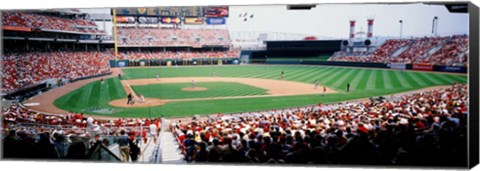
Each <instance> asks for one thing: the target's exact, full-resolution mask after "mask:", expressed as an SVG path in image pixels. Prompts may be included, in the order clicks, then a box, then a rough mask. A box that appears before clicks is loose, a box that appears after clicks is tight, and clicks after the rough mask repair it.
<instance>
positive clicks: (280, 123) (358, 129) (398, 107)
mask: <svg viewBox="0 0 480 171" xmlns="http://www.w3.org/2000/svg"><path fill="white" fill-rule="evenodd" d="M467 106H468V91H467V86H466V85H464V84H463V85H460V84H453V85H452V86H451V87H449V88H443V89H436V90H430V91H424V92H422V93H410V94H404V95H398V96H392V97H388V98H383V100H372V101H370V102H353V103H347V104H333V105H327V106H325V105H321V104H319V105H317V106H312V107H306V108H298V109H285V110H276V111H267V112H254V113H244V114H240V115H236V116H226V115H225V116H223V115H219V116H217V117H209V118H208V119H203V120H192V121H189V122H181V121H177V122H175V123H172V125H171V126H170V128H171V130H172V132H173V134H174V135H175V136H176V137H177V141H178V142H179V144H180V145H179V148H180V149H181V150H183V154H185V159H186V160H187V161H188V162H247V163H251V162H254V163H260V162H261V163H298V164H301V163H303V164H307V163H315V164H397V165H408V164H411V163H416V164H425V165H438V166H440V165H455V164H459V163H457V162H461V161H458V158H461V157H459V156H461V155H462V154H466V152H467V150H466V147H464V144H459V143H460V142H466V124H467V115H466V112H467ZM459 139H462V140H459ZM463 140H465V141H463ZM420 159H421V160H420ZM419 160H420V161H419Z"/></svg>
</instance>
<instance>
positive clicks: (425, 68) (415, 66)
mask: <svg viewBox="0 0 480 171" xmlns="http://www.w3.org/2000/svg"><path fill="white" fill-rule="evenodd" d="M412 69H413V70H419V71H433V65H431V64H413V65H412Z"/></svg>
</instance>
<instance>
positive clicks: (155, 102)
mask: <svg viewBox="0 0 480 171" xmlns="http://www.w3.org/2000/svg"><path fill="white" fill-rule="evenodd" d="M165 103H167V102H166V101H165V100H162V99H155V98H145V101H144V102H140V101H135V103H133V104H127V99H126V98H124V99H118V100H113V101H110V102H109V103H108V104H109V105H110V106H115V107H149V106H160V105H163V104H165Z"/></svg>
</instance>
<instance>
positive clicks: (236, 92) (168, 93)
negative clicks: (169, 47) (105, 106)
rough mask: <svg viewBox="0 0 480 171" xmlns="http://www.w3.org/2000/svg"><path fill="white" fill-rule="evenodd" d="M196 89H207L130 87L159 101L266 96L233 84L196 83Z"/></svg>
mask: <svg viewBox="0 0 480 171" xmlns="http://www.w3.org/2000/svg"><path fill="white" fill-rule="evenodd" d="M195 86H196V87H204V88H207V90H206V91H183V90H181V89H182V88H190V87H191V83H165V84H150V85H142V86H132V89H133V91H135V93H137V94H142V95H144V96H145V97H151V98H160V99H185V98H207V97H230V96H253V95H266V94H267V90H265V89H262V88H258V87H253V86H249V85H246V84H240V83H234V82H197V83H195Z"/></svg>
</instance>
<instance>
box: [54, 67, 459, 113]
mask: <svg viewBox="0 0 480 171" xmlns="http://www.w3.org/2000/svg"><path fill="white" fill-rule="evenodd" d="M123 71H124V73H125V78H126V79H140V78H155V77H156V75H157V74H158V75H159V76H160V77H163V78H166V77H208V76H211V75H212V73H213V72H215V75H216V76H217V77H243V78H265V79H280V72H281V71H284V73H285V80H289V81H298V82H305V83H314V82H315V80H319V82H320V83H321V84H323V85H326V86H328V87H330V88H333V89H336V90H337V91H338V93H336V94H329V95H327V96H319V95H299V96H285V97H257V98H244V99H222V100H204V101H188V102H173V103H167V104H165V105H162V106H156V107H150V108H119V107H111V106H109V105H108V102H109V101H111V100H115V99H119V98H125V96H126V94H125V92H124V90H123V88H122V86H121V84H120V82H119V80H118V78H116V77H115V78H110V79H106V80H105V84H104V85H101V84H100V83H99V82H98V81H95V82H93V83H90V84H88V85H86V86H84V87H82V88H80V89H78V90H75V91H73V92H71V93H69V94H67V95H65V96H63V97H61V98H59V99H57V100H56V101H55V105H56V106H57V107H59V108H61V109H64V110H67V111H76V112H84V113H87V112H88V113H93V114H98V115H109V116H118V117H123V116H126V117H156V116H161V115H164V116H167V117H168V116H191V115H192V114H211V113H218V112H224V113H232V112H243V111H256V110H267V109H274V108H275V109H276V108H284V107H295V106H304V105H312V104H317V103H319V102H322V103H332V102H338V101H345V100H352V99H359V98H366V97H371V96H379V95H386V94H393V93H399V92H404V91H410V90H415V89H420V88H424V87H429V86H435V85H450V84H452V83H453V82H458V83H466V82H467V77H466V76H458V75H448V74H439V73H422V72H410V71H404V72H402V71H396V70H375V69H366V68H341V67H327V66H278V65H275V66H270V65H266V66H265V65H259V66H255V65H250V66H214V67H204V66H202V67H178V68H175V67H172V68H165V67H163V68H126V69H123ZM347 83H350V91H351V92H349V93H347V92H345V91H346V85H347ZM202 84H203V83H202ZM187 85H189V84H188V83H187ZM221 87H223V86H221ZM164 88H165V87H164ZM177 88H179V87H177ZM292 88H294V87H292ZM140 89H142V88H140ZM152 89H153V88H152V87H151V89H150V90H149V89H148V88H143V90H139V87H138V86H135V88H134V90H135V91H136V92H137V91H141V92H143V94H145V95H147V97H154V96H156V97H157V98H158V96H162V94H168V91H166V90H164V92H165V93H161V92H162V91H161V90H162V89H163V88H161V87H158V89H155V90H152ZM175 89H176V88H175ZM153 91H155V92H153ZM137 93H138V92H137ZM155 93H158V94H156V95H154V94H155ZM189 93H192V92H189ZM150 95H151V96H150ZM157 95H158V96H157ZM169 96H170V95H169ZM188 96H189V97H188ZM191 96H194V95H185V96H184V97H180V98H190V97H191ZM219 96H220V95H219ZM221 96H227V95H225V94H224V95H221ZM210 97H212V96H210ZM91 108H95V109H98V110H96V111H93V112H92V111H91V110H86V109H91ZM101 109H113V111H110V112H111V113H110V112H104V111H103V110H101Z"/></svg>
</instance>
